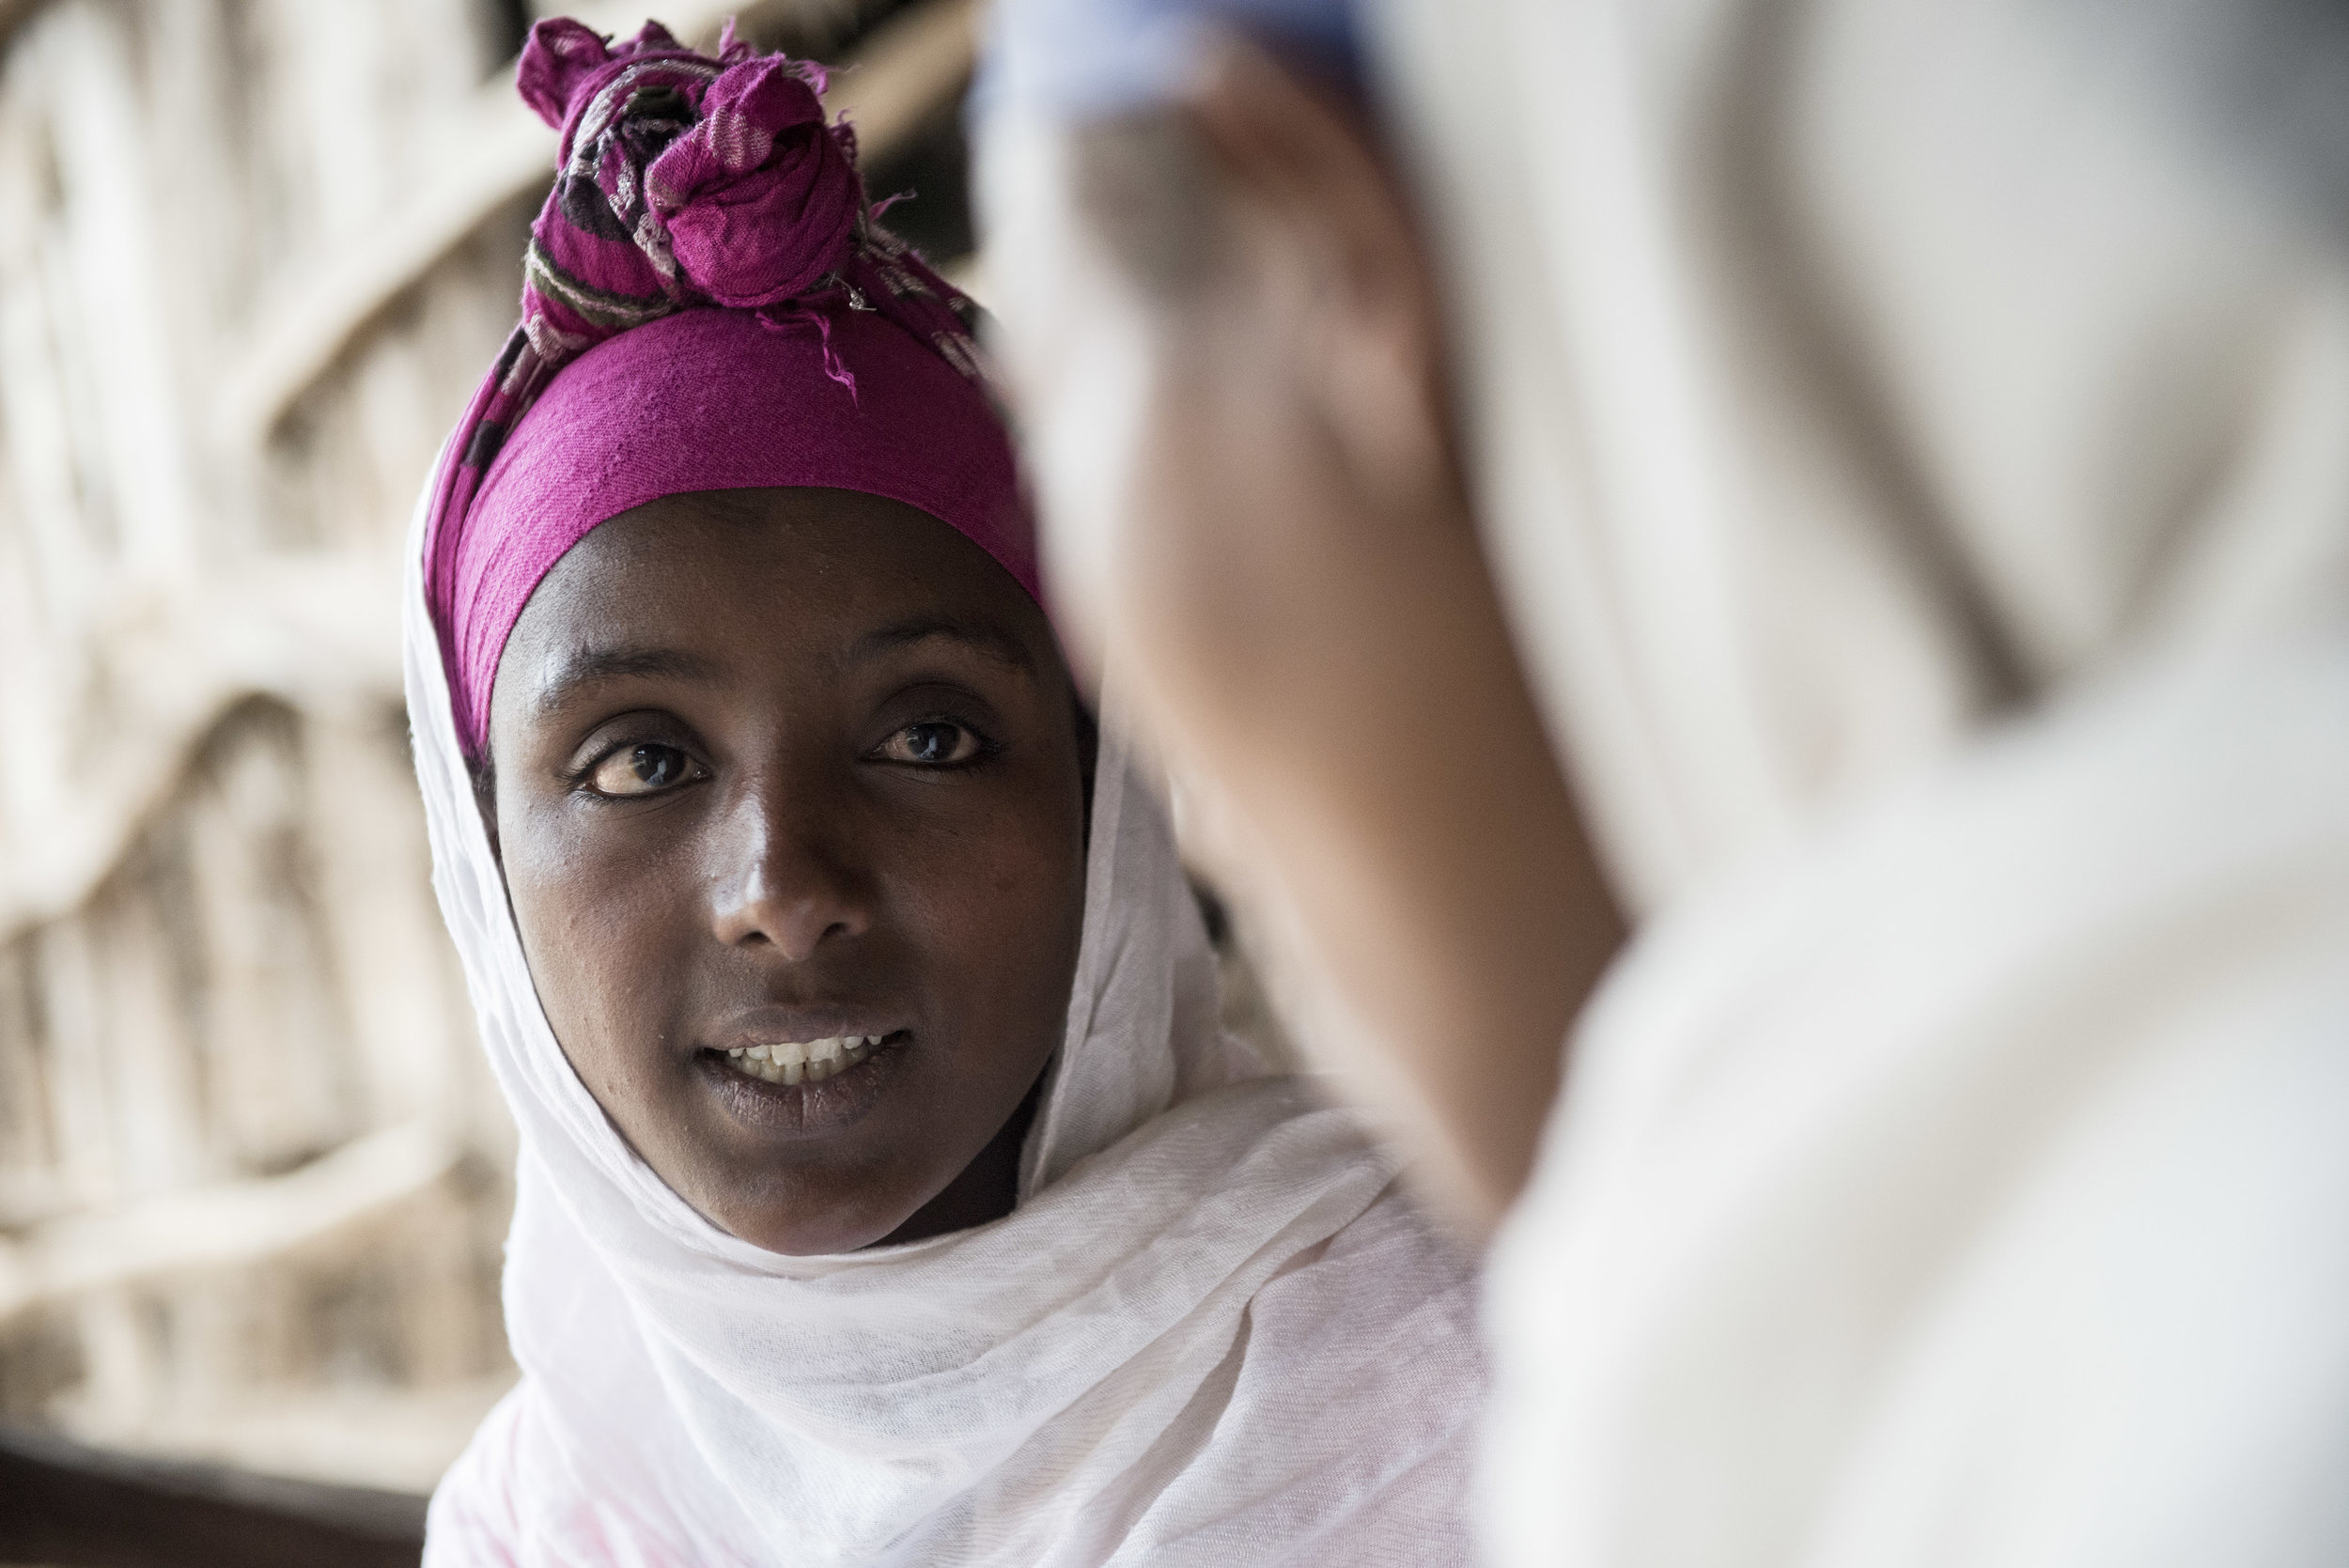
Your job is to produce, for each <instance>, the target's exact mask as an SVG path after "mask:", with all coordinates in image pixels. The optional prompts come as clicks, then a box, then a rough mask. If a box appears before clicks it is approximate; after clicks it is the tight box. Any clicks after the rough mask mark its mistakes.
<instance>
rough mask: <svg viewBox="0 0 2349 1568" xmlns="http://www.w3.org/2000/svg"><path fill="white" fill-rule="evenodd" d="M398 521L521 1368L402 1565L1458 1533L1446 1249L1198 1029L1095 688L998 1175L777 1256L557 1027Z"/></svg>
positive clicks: (1068, 1556)
mask: <svg viewBox="0 0 2349 1568" xmlns="http://www.w3.org/2000/svg"><path fill="white" fill-rule="evenodd" d="M429 493H430V491H429V489H428V491H427V494H428V495H429ZM421 559H422V537H421V522H419V527H418V531H417V534H416V536H413V537H412V539H411V541H410V547H409V557H408V580H407V584H406V596H407V613H406V666H407V687H408V700H409V707H410V715H411V722H412V726H413V731H414V737H415V751H416V770H417V776H418V778H419V780H420V782H421V784H422V785H423V790H424V797H425V806H426V815H427V820H428V825H429V828H430V831H431V841H432V853H433V869H434V878H433V879H434V884H435V886H436V887H437V889H438V890H439V893H440V897H441V906H442V910H443V914H444V916H445V918H446V919H447V922H448V926H449V930H450V932H451V934H452V935H453V936H454V937H455V939H456V942H457V946H458V950H459V954H460V955H461V956H462V958H463V961H464V966H465V971H466V975H467V978H468V981H469V982H470V984H471V986H472V989H473V994H474V1001H475V1004H476V1007H477V1009H478V1013H479V1017H480V1026H481V1034H482V1040H483V1044H484V1046H485V1047H486V1048H487V1049H488V1051H489V1055H490V1063H491V1064H492V1066H493V1067H494V1068H495V1070H496V1074H497V1078H498V1081H499V1083H500V1085H501V1086H502V1087H503V1089H504V1091H505V1094H506V1100H507V1102H508V1104H509V1105H510V1106H511V1108H512V1110H513V1112H514V1116H515V1119H516V1121H517V1122H518V1123H519V1125H520V1128H521V1168H520V1172H519V1188H520V1190H519V1197H518V1204H517V1209H516V1213H515V1217H514V1228H513V1233H512V1235H511V1237H510V1238H509V1240H508V1244H507V1259H506V1328H507V1333H508V1336H509V1338H510V1340H511V1343H512V1346H513V1351H514V1356H515V1358H516V1360H517V1361H519V1362H520V1363H521V1368H522V1374H523V1376H522V1382H521V1385H520V1387H519V1388H518V1389H516V1390H515V1391H514V1392H513V1393H512V1394H511V1395H510V1396H508V1398H507V1399H506V1401H505V1402H504V1403H503V1404H502V1405H499V1407H498V1408H497V1410H496V1411H495V1412H493V1413H492V1415H491V1416H490V1419H489V1421H487V1422H486V1423H485V1424H484V1426H483V1428H482V1430H481V1432H480V1433H479V1434H478V1435H477V1436H476V1437H475V1438H474V1443H473V1445H472V1447H471V1448H469V1449H468V1450H467V1452H466V1453H465V1455H464V1456H463V1457H462V1458H461V1459H459V1462H458V1464H457V1465H456V1467H454V1468H453V1469H452V1470H451V1471H450V1472H449V1475H448V1476H447V1478H446V1479H445V1480H444V1481H443V1483H442V1485H441V1488H440V1490H439V1492H438V1493H437V1495H436V1496H435V1498H434V1499H433V1506H432V1514H431V1521H430V1530H429V1537H428V1543H427V1546H426V1554H425V1555H426V1560H427V1561H428V1563H430V1564H432V1565H433V1568H457V1565H465V1568H473V1565H477V1564H517V1565H522V1564H527V1565H533V1568H537V1565H545V1568H555V1565H558V1564H559V1565H562V1568H583V1565H584V1568H603V1565H622V1568H636V1565H646V1568H651V1565H662V1568H683V1565H688V1564H691V1565H693V1568H735V1565H742V1568H750V1565H763V1564H780V1563H899V1562H902V1563H921V1564H932V1563H955V1564H1003V1565H1005V1568H1013V1565H1017V1568H1036V1565H1041V1564H1052V1565H1066V1568H1083V1565H1093V1564H1106V1563H1136V1562H1148V1563H1151V1564H1153V1565H1158V1564H1173V1563H1190V1562H1195V1563H1199V1564H1203V1565H1205V1564H1228V1563H1232V1562H1283V1563H1288V1562H1296V1563H1328V1564H1332V1565H1336V1564H1356V1563H1394V1564H1397V1565H1402V1564H1414V1565H1416V1564H1423V1563H1438V1564H1440V1563H1446V1562H1458V1561H1462V1560H1465V1557H1466V1552H1467V1545H1466V1542H1467V1528H1466V1524H1465V1506H1464V1496H1463V1494H1464V1491H1465V1488H1466V1484H1467V1475H1468V1447H1469V1434H1470V1432H1471V1431H1472V1428H1473V1416H1474V1412H1475V1409H1476V1406H1477V1403H1478V1399H1479V1397H1480V1393H1481V1383H1482V1374H1481V1368H1480V1366H1479V1362H1478V1357H1477V1352H1476V1347H1475V1333H1474V1327H1473V1308H1472V1305H1471V1302H1470V1281H1469V1276H1468V1273H1467V1270H1466V1269H1465V1267H1464V1265H1463V1264H1462V1263H1461V1261H1460V1260H1458V1259H1457V1258H1456V1257H1455V1256H1454V1255H1452V1254H1451V1253H1449V1252H1448V1251H1446V1250H1444V1249H1443V1248H1442V1247H1440V1246H1439V1244H1438V1243H1436V1242H1435V1241H1434V1240H1433V1239H1432V1238H1431V1237H1430V1235H1429V1234H1428V1233H1427V1232H1426V1231H1425V1230H1424V1229H1423V1227H1422V1225H1421V1224H1420V1222H1419V1221H1418V1219H1416V1218H1415V1216H1414V1215H1413V1214H1412V1213H1411V1211H1410V1210H1409V1208H1408V1206H1407V1205H1406V1204H1405V1203H1404V1201H1403V1199H1402V1197H1401V1195H1400V1193H1399V1191H1398V1189H1397V1188H1396V1185H1395V1183H1394V1180H1393V1171H1392V1166H1391V1165H1390V1164H1389V1162H1387V1161H1386V1160H1384V1159H1383V1158H1381V1157H1378V1156H1377V1155H1375V1154H1374V1153H1372V1152H1371V1151H1370V1150H1369V1149H1368V1148H1367V1147H1366V1146H1365V1145H1364V1143H1363V1141H1362V1140H1361V1137H1360V1135H1359V1133H1358V1131H1357V1130H1356V1128H1355V1127H1354V1126H1353V1125H1352V1123H1351V1122H1350V1120H1349V1118H1348V1117H1347V1116H1346V1115H1345V1114H1344V1113H1342V1112H1339V1111H1335V1110H1326V1109H1320V1108H1318V1107H1317V1106H1316V1105H1315V1103H1314V1102H1313V1100H1312V1099H1311V1097H1310V1096H1308V1095H1306V1094H1303V1093H1301V1092H1300V1090H1299V1088H1298V1086H1297V1085H1296V1084H1295V1083H1294V1082H1293V1081H1291V1080H1289V1079H1278V1078H1269V1077H1266V1076H1263V1072H1262V1068H1261V1067H1260V1065H1258V1064H1257V1063H1254V1062H1253V1061H1252V1058H1251V1057H1250V1054H1249V1053H1248V1052H1247V1051H1246V1049H1245V1048H1242V1047H1240V1046H1238V1045H1237V1042H1234V1041H1233V1040H1231V1039H1230V1038H1229V1037H1227V1036H1225V1035H1224V1034H1223V1033H1222V1032H1221V1026H1220V1024H1219V1022H1218V1016H1217V1005H1216V984H1217V982H1216V972H1215V967H1214V959H1213V956H1212V955H1211V954H1210V952H1209V951H1208V949H1207V946H1206V939H1205V934H1204V932H1203V930H1202V928H1201V925H1200V921H1199V916H1198V911H1197V909H1196V907H1195V906H1194V905H1193V903H1192V902H1191V899H1190V891H1189V888H1188V886H1187V884H1186V882H1185V880H1184V877H1183V875H1182V870H1181V867H1180V864H1179V862H1177V859H1176V856H1175V848H1174V846H1173V844H1172V842H1171V840H1170V837H1169V835H1168V831H1167V828H1166V822H1165V818H1164V815H1162V813H1161V811H1160V809H1159V806H1158V804H1157V803H1156V801H1155V800H1152V799H1151V797H1150V796H1149V795H1148V793H1147V792H1146V791H1145V790H1144V789H1143V786H1142V784H1141V783H1140V781H1139V779H1138V777H1137V774H1136V771H1135V767H1134V764H1133V761H1132V759H1131V757H1130V755H1129V753H1128V750H1127V749H1126V747H1125V745H1124V743H1123V740H1122V738H1121V736H1120V734H1119V732H1118V730H1117V729H1116V727H1115V725H1114V724H1111V725H1107V726H1105V727H1104V731H1103V736H1102V743H1101V750H1100V755H1099V759H1098V763H1097V769H1096V782H1095V787H1094V795H1093V803H1092V827H1091V846H1090V850H1089V857H1088V863H1087V870H1086V886H1085V912H1084V926H1083V935H1082V941H1081V950H1080V954H1079V957H1078V965H1077V978H1076V986H1075V992H1074V996H1073V998H1072V1000H1071V1002H1070V1006H1069V1013H1068V1023H1067V1033H1066V1040H1065V1042H1064V1044H1063V1046H1062V1048H1061V1050H1060V1053H1059V1054H1058V1056H1057V1057H1056V1059H1055V1063H1054V1065H1053V1066H1052V1067H1051V1069H1050V1081H1049V1083H1048V1085H1047V1089H1046V1093H1045V1095H1044V1099H1043V1104H1042V1107H1041V1110H1039V1113H1038V1117H1037V1121H1036V1125H1035V1127H1034V1131H1032V1132H1031V1133H1030V1135H1029V1138H1028V1141H1027V1145H1026V1149H1025V1153H1024V1157H1023V1160H1022V1164H1021V1173H1020V1187H1019V1192H1020V1198H1019V1207H1018V1208H1017V1209H1016V1210H1015V1211H1014V1212H1013V1213H1012V1214H1011V1215H1010V1216H1009V1217H1007V1218H1005V1219H1001V1220H998V1221H996V1222H995V1223H993V1224H989V1225H985V1226H981V1227H978V1228H976V1229H974V1230H970V1231H965V1232H960V1233H957V1234H948V1235H941V1236H937V1237H933V1238H931V1239H929V1240H926V1241H921V1242H915V1243H911V1244H910V1245H906V1246H899V1247H891V1248H881V1249H873V1250H866V1251H863V1252H858V1253H852V1254H848V1255H845V1256H836V1257H786V1256H782V1255H780V1254H776V1253H772V1252H768V1251H765V1250H760V1249H758V1248H756V1247H754V1246H751V1245H750V1244H748V1243H745V1242H742V1241H739V1240H738V1239H736V1238H734V1237H732V1236H729V1235H726V1234H723V1233H722V1232H720V1231H719V1230H717V1229H716V1228H715V1227H714V1226H712V1225H710V1224H709V1223H708V1221H707V1220H705V1219H703V1218H702V1217H701V1216H700V1215H698V1214H697V1213H695V1212H694V1211H693V1210H692V1208H691V1207H689V1206H688V1205H687V1204H686V1203H684V1202H683V1201H682V1200H680V1199H679V1198H678V1197H677V1195H676V1194H675V1193H673V1192H672V1191H670V1190H669V1188H667V1187H666V1186H665V1185H664V1184H663V1183H662V1182H661V1179H660V1177H658V1176H657V1175H655V1174H654V1173H653V1172H652V1171H651V1170H650V1169H649V1168H648V1167H647V1166H646V1165H645V1164H644V1162H643V1161H642V1160H641V1159H639V1158H638V1157H636V1156H635V1155H634V1154H633V1153H632V1152H631V1151H630V1149H629V1147H628V1146H627V1144H626V1142H625V1141H623V1140H622V1139H621V1137H620V1135H619V1134H618V1132H617V1131H616V1130H614V1127H613V1126H611V1124H610V1122H609V1121H608V1120H607V1119H606V1118H605V1116H604V1113H603V1111H602V1110H601V1109H600V1108H599V1107H598V1106H597V1104H596V1103H595V1101H594V1099H593V1098H592V1097H591V1096H590V1095H589V1094H588V1093H587V1090H586V1089H585V1087H584V1086H583V1084H582V1083H581V1082H580V1080H579V1079H578V1077H577V1076H576V1075H575V1074H574V1073H573V1072H572V1070H571V1067H570V1064H569V1063H568V1060H567V1059H566V1057H565V1056H564V1054H563V1051H562V1048H561V1047H560V1046H559V1045H558V1044H557V1043H556V1040H555V1038H554V1034H553V1032H552V1029H551V1028H550V1026H549V1024H548V1022H547V1019H546V1016H545V1014H544V1012H543V1011H542V1010H541V1008H540V1007H539V1004H538V1001H537V994H536V991H535V989H534V988H533V986H532V983H531V978H530V973H529V970H528V968H527V966H526V964H525V962H524V959H523V955H522V949H521V939H520V936H519V933H518V932H517V929H516V927H515V924H514V921H513V918H512V916H511V913H510V911H509V908H508V905H507V901H506V888H505V882H504V879H503V877H502V875H501V873H500V871H499V868H498V865H497V862H496V861H495V860H494V858H493V857H492V855H491V852H490V844H489V839H488V835H487V832H486V831H485V829H484V826H483V824H482V822H481V819H480V815H479V813H478V811H477V810H476V808H475V806H474V797H473V790H472V785H471V783H470V780H469V778H468V775H467V772H466V768H465V765H464V762H463V760H462V758H461V756H460V754H459V749H458V746H457V741H456V734H455V730H454V728H453V726H452V723H451V720H450V716H449V701H448V688H447V684H446V682H445V679H444V677H443V671H442V666H441V655H440V642H439V639H438V638H437V637H436V636H435V635H434V634H433V631H432V629H431V626H430V624H429V622H428V611H427V610H426V608H425V603H424V598H423V593H422V582H421V574H420V571H419V563H420V561H421Z"/></svg>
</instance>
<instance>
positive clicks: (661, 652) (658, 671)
mask: <svg viewBox="0 0 2349 1568" xmlns="http://www.w3.org/2000/svg"><path fill="white" fill-rule="evenodd" d="M717 675H718V667H717V666H716V665H715V664H713V663H711V662H710V661H709V660H707V659H703V658H701V657H700V656H699V655H697V654H690V653H684V652H681V651H679V650H678V649H676V648H630V647H617V648H583V649H579V650H576V651H574V652H572V653H570V654H568V655H566V656H565V658H564V660H563V662H562V663H561V664H559V665H557V666H555V670H554V674H553V675H550V676H548V677H547V679H546V680H545V681H543V682H542V683H540V685H539V687H538V710H539V711H540V712H542V713H544V712H547V711H549V710H550V709H552V708H557V707H560V706H563V704H564V703H565V702H567V701H568V700H569V698H570V697H571V694H572V693H573V692H575V691H578V690H579V689H580V688H581V687H583V686H593V685H595V684H597V683H598V682H599V681H607V680H626V679H630V678H636V679H643V678H646V677H666V678H668V679H672V680H701V681H707V680H713V679H715V678H716V677H717Z"/></svg>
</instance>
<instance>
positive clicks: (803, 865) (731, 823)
mask: <svg viewBox="0 0 2349 1568" xmlns="http://www.w3.org/2000/svg"><path fill="white" fill-rule="evenodd" d="M842 827H843V823H842V815H841V814H840V813H839V812H837V811H835V810H831V809H828V807H827V804H826V802H824V801H823V800H821V799H819V798H817V792H816V791H812V790H808V789H804V788H802V789H792V788H789V787H786V784H784V782H783V781H780V780H773V781H769V780H761V781H758V782H757V783H756V784H754V785H753V786H751V787H749V788H746V789H744V790H743V791H742V793H741V796H740V798H739V800H736V801H735V802H734V804H733V807H732V809H731V810H730V811H729V812H728V813H727V819H726V823H725V829H724V831H722V832H721V833H720V834H719V835H717V838H718V842H717V843H716V844H715V845H714V846H713V850H714V855H713V859H714V862H715V863H713V864H712V865H711V867H710V873H709V885H710V891H711V895H712V896H711V901H710V902H711V908H710V914H711V918H712V924H713V927H714V929H715V931H716V934H717V937H718V939H719V940H720V941H723V942H724V943H725V944H726V945H728V946H729V947H734V946H752V947H755V946H758V945H760V944H762V943H763V944H767V945H771V946H772V947H773V948H774V949H775V950H776V951H777V952H778V953H779V954H781V955H783V956H784V957H786V958H789V959H792V960H794V961H797V960H801V959H805V958H809V957H812V956H814V955H815V953H816V951H817V948H818V947H820V946H822V945H823V944H824V943H825V942H827V941H837V940H840V939H845V938H848V937H854V936H859V935H862V934H863V932H864V931H865V930H867V929H869V928H870V926H871V924H872V909H871V905H870V901H869V898H868V894H867V887H868V884H867V882H866V879H865V878H864V877H863V876H861V875H860V874H859V872H858V870H857V868H856V866H855V864H854V863H853V857H852V856H851V855H850V854H849V853H848V835H847V834H845V833H844V832H843V831H841V830H842Z"/></svg>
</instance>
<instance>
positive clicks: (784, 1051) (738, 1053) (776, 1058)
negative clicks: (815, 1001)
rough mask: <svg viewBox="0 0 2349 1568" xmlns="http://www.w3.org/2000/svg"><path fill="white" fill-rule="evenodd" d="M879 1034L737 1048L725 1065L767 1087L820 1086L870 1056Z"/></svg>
mask: <svg viewBox="0 0 2349 1568" xmlns="http://www.w3.org/2000/svg"><path fill="white" fill-rule="evenodd" d="M880 1043H881V1037H880V1036H879V1035H878V1034H835V1035H832V1036H831V1037H829V1038H826V1039H822V1040H805V1041H801V1040H786V1041H784V1042H783V1043H782V1044H780V1045H773V1046H737V1047H735V1048H733V1049H732V1050H730V1051H728V1052H726V1061H727V1062H728V1063H732V1064H733V1065H734V1066H736V1067H739V1068H740V1069H741V1070H742V1071H743V1072H745V1073H748V1074H749V1075H750V1076H751V1077H753V1078H755V1079H765V1080H766V1081H767V1082H769V1083H798V1082H800V1081H801V1079H805V1080H806V1081H807V1082H809V1083H821V1082H823V1081H824V1079H828V1078H830V1077H832V1074H834V1073H838V1072H845V1071H846V1070H847V1069H848V1068H850V1067H853V1066H855V1065H856V1064H857V1063H860V1062H862V1061H863V1060H864V1059H865V1058H866V1057H868V1056H870V1055H872V1054H873V1048H875V1047H876V1046H878V1045H879V1044H880Z"/></svg>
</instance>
